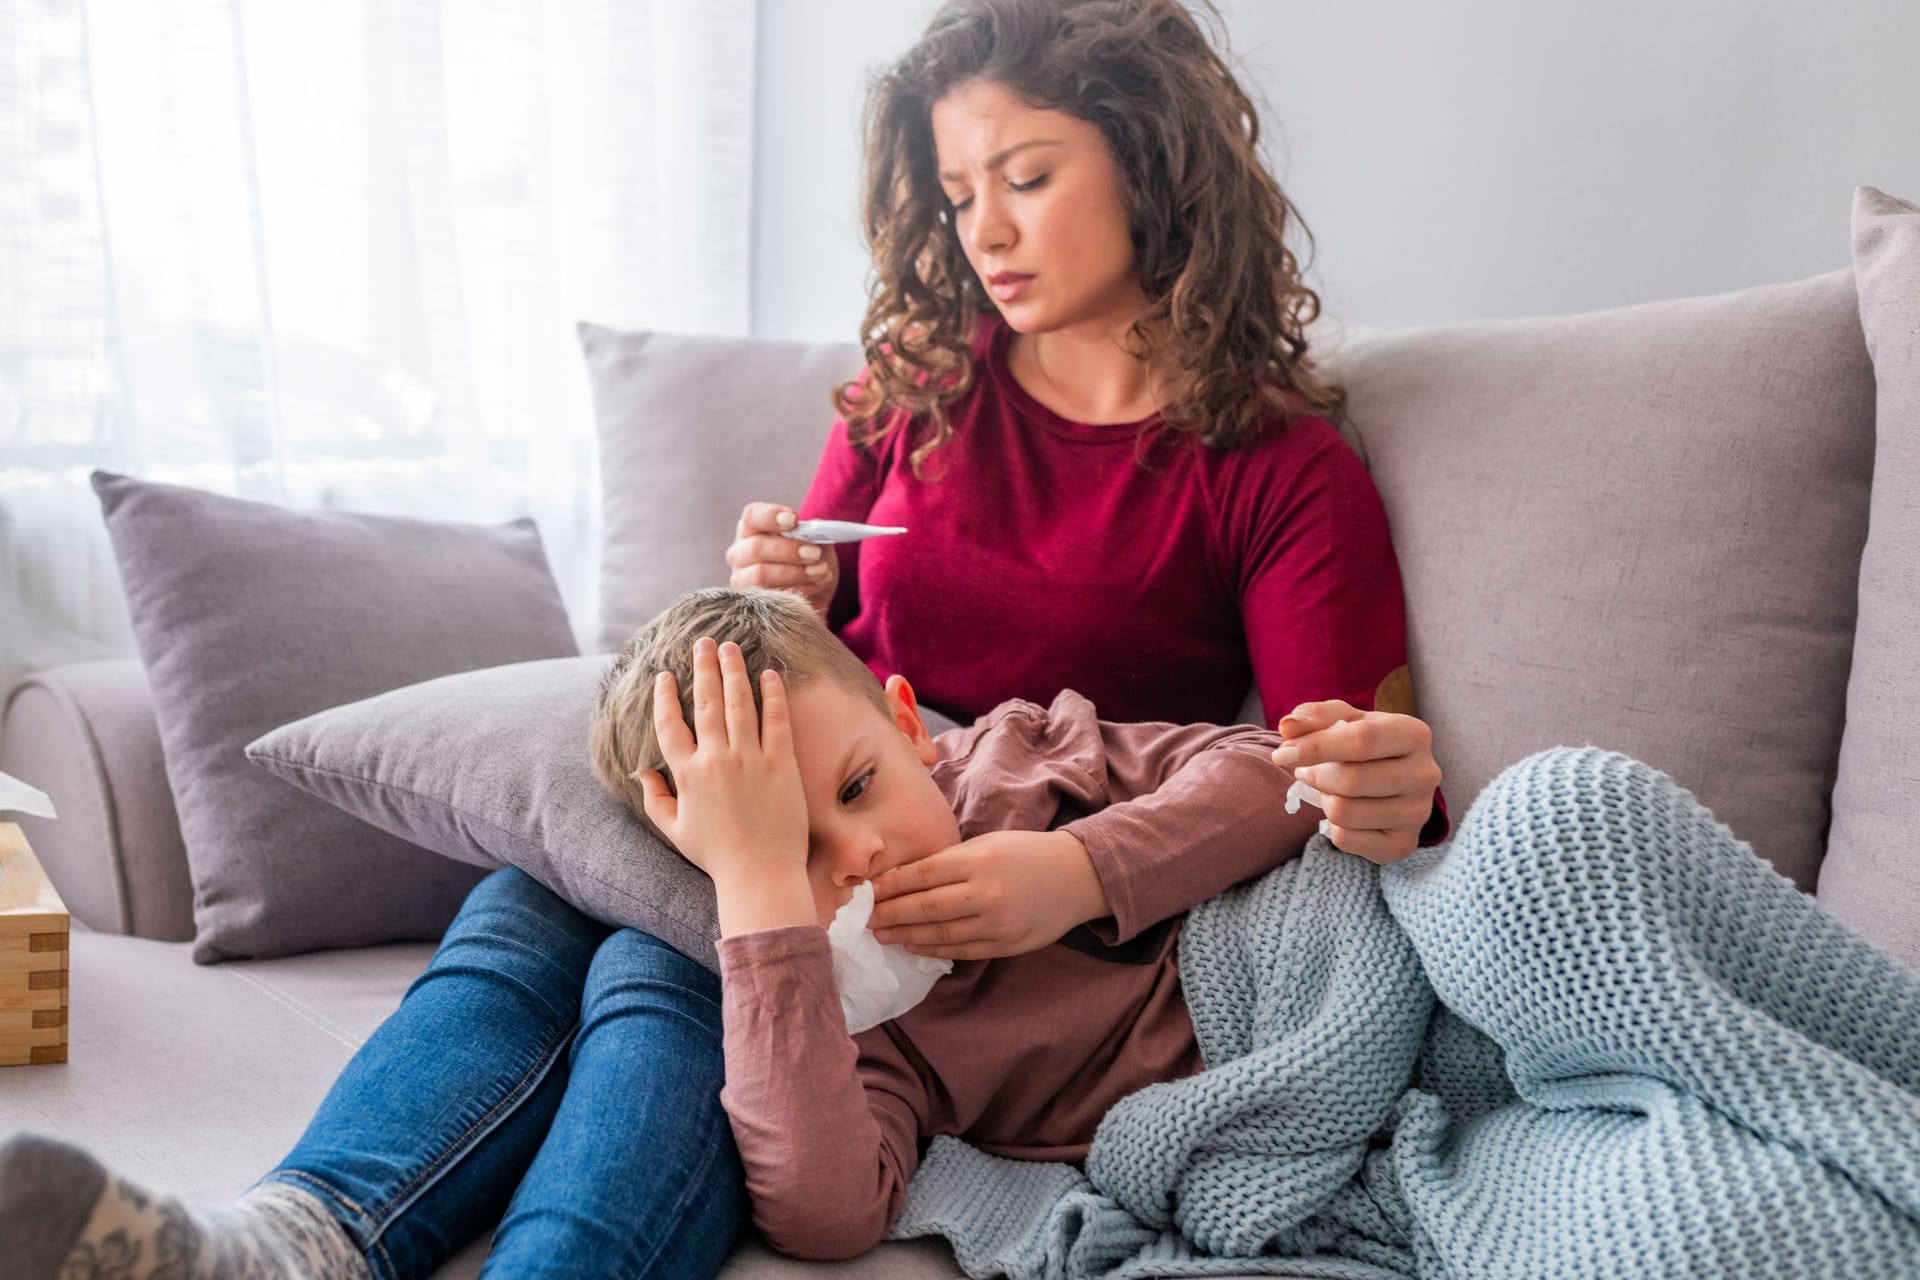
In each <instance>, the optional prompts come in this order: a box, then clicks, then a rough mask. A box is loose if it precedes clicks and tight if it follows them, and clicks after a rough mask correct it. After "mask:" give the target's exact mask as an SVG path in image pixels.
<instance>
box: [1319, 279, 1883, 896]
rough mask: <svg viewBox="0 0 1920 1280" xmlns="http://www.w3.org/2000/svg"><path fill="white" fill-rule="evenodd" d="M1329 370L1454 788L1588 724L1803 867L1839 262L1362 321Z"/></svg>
mask: <svg viewBox="0 0 1920 1280" xmlns="http://www.w3.org/2000/svg"><path fill="white" fill-rule="evenodd" d="M1332 372H1333V375H1334V376H1335V377H1336V378H1338V379H1339V380H1341V381H1342V382H1344V383H1345V384H1346V386H1347V388H1348V391H1349V393H1350V397H1351V399H1350V404H1351V416H1352V419H1353V422H1354V423H1355V424H1356V426H1357V427H1358V428H1359V431H1360V434H1361V438H1362V439H1363V441H1364V442H1365V446H1366V453H1367V457H1368V462H1369V465H1370V468H1371V470H1372V473H1373V477H1374V480H1375V482H1376V483H1377V484H1378V485H1379V487H1380V492H1381V496H1382V497H1383V499H1384V500H1385V502H1386V506H1387V514H1388V517H1389V519H1390V520H1391V521H1392V524H1393V542H1394V547H1395V549H1396V550H1397V551H1398V552H1399V555H1400V566H1401V571H1402V576H1403V579H1404V581H1405V584H1406V593H1407V614H1408V648H1409V651H1410V662H1411V665H1412V667H1413V676H1414V687H1415V688H1416V689H1418V690H1419V694H1420V710H1421V714H1422V715H1423V716H1424V717H1425V718H1426V719H1427V720H1429V721H1430V722H1431V723H1432V725H1433V729H1434V750H1435V754H1436V755H1437V756H1438V758H1439V761H1440V764H1441V767H1442V768H1443V769H1444V770H1445V771H1446V781H1445V786H1446V789H1447V795H1448V798H1449V799H1450V801H1451V802H1452V804H1453V806H1454V812H1455V813H1456V814H1458V813H1463V812H1465V811H1466V808H1467V804H1468V802H1469V801H1470V800H1472V799H1473V797H1474V795H1475V794H1476V793H1478V791H1479V790H1480V789H1481V788H1482V787H1483V786H1485V785H1486V783H1487V782H1488V781H1489V780H1490V779H1491V778H1492V777H1493V776H1494V775H1495V774H1497V773H1498V772H1499V771H1500V770H1501V769H1502V768H1504V767H1505V766H1506V765H1508V764H1510V763H1512V762H1513V761H1515V760H1518V759H1520V758H1521V757H1522V756H1525V755H1527V754H1528V753H1530V752H1533V751H1537V750H1539V749H1541V748H1543V747H1550V746H1554V745H1556V744H1561V743H1567V744H1573V745H1579V744H1582V743H1589V742H1590V743H1594V744H1596V745H1598V746H1603V747H1609V748H1612V749H1615V750H1619V751H1624V752H1627V753H1628V754H1630V755H1634V756H1637V757H1639V758H1641V759H1643V760H1646V761H1648V762H1649V763H1651V764H1653V765H1655V766H1656V767H1658V768H1660V769H1663V770H1665V771H1667V772H1668V773H1671V774H1672V775H1673V776H1674V777H1675V778H1677V779H1678V780H1679V781H1680V783H1681V784H1682V785H1683V786H1686V787H1687V788H1689V789H1690V790H1692V791H1693V792H1694V794H1695V795H1697V796H1698V797H1699V798H1700V800H1701V801H1702V802H1704V803H1705V804H1707V805H1708V806H1709V807H1710V808H1712V810H1713V811H1714V813H1715V814H1716V815H1717V816H1718V817H1719V818H1720V819H1721V820H1722V821H1724V822H1725V823H1727V824H1728V825H1729V826H1730V827H1732V829H1733V832H1734V834H1735V835H1736V836H1739V837H1741V838H1742V839H1745V840H1747V841H1749V842H1751V843H1752V845H1753V846H1754V848H1755V849H1756V850H1757V851H1758V852H1759V853H1761V854H1762V855H1763V856H1765V857H1766V858H1768V859H1769V860H1770V861H1771V862H1772V863H1773V865H1774V866H1775V867H1777V868H1778V869H1779V870H1780V871H1781V872H1782V873H1783V874H1785V875H1787V876H1790V877H1792V878H1793V880H1794V881H1795V882H1796V883H1797V884H1798V885H1799V886H1800V887H1801V888H1802V889H1804V890H1807V891H1809V892H1811V891H1812V889H1813V885H1814V879H1815V874H1816V870H1817V868H1818V867H1819V865H1820V857H1821V853H1822V850H1823V848H1824V846H1825V837H1826V820H1827V797H1828V790H1829V788H1830V787H1831V786H1832V782H1833V775H1834V766H1835V761H1836V760H1837V759H1838V755H1839V744H1840V732H1841V726H1842V722H1843V720H1844V718H1845V712H1846V681H1847V664H1848V657H1849V654H1850V653H1851V652H1852V649H1853V625H1854V585H1855V577H1856V574H1857V567H1858V564H1859V555H1860V548H1861V545H1862V543H1863V542H1864V541H1865V540H1866V534H1867V498H1868V489H1869V486H1870V484H1871V482H1872V474H1873V369H1872V366H1871V365H1870V364H1869V362H1868V359H1867V350H1866V345H1865V343H1863V342H1862V341H1861V335H1860V318H1859V312H1858V309H1857V303H1856V300H1855V295H1854V287H1853V280H1852V277H1851V274H1850V273H1848V272H1844V271H1843V272H1836V273H1834V274H1831V275H1826V276H1821V277H1818V278H1815V279H1811V280H1804V281H1800V282H1798V283H1794V284H1784V285H1774V286H1768V287H1766V288H1759V289H1750V290H1747V291H1745V292H1742V293H1734V294H1727V295H1724V296H1721V297H1711V298H1689V299H1686V300H1684V301H1677V302H1657V303H1650V304H1647V305H1644V306H1636V307H1626V308H1621V309H1619V310H1614V311H1605V312H1598V313H1595V314H1591V315H1573V316H1556V317H1551V318H1545V319H1537V320H1511V321H1496V322H1483V323H1474V324H1463V325H1452V326H1447V327H1442V328H1432V329H1403V330H1393V331H1387V332H1384V333H1377V334H1374V335H1370V336H1368V337H1365V338H1361V339H1356V340H1355V341H1353V342H1352V343H1350V344H1349V346H1348V348H1347V349H1346V350H1344V351H1342V352H1341V353H1340V354H1339V357H1338V359H1337V360H1336V361H1334V362H1333V366H1332Z"/></svg>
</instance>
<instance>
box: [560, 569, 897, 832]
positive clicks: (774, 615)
mask: <svg viewBox="0 0 1920 1280" xmlns="http://www.w3.org/2000/svg"><path fill="white" fill-rule="evenodd" d="M702 636H711V637H713V639H714V641H715V642H716V643H722V642H725V641H728V640H731V641H733V642H734V643H735V644H737V645H739V646H740V653H741V656H742V657H744V658H745V659H746V663H747V675H748V676H749V677H750V678H751V680H752V682H753V704H754V708H755V709H756V710H758V709H759V707H760V673H761V672H762V671H764V670H766V669H767V668H768V667H771V668H773V669H774V670H775V671H778V672H779V673H780V678H781V679H782V680H784V681H786V683H787V686H788V687H789V688H799V687H801V686H803V685H806V684H807V683H809V682H811V681H813V680H833V681H835V682H837V683H838V684H840V685H841V686H842V687H843V688H846V689H849V690H852V691H853V692H855V693H858V694H860V695H862V696H863V697H865V698H867V699H868V700H869V701H871V702H872V703H873V705H874V706H875V707H876V708H878V709H879V711H880V713H881V714H882V715H886V716H888V717H889V718H891V716H892V712H891V711H890V710H889V708H888V706H887V699H886V694H885V693H884V691H883V690H882V689H881V687H880V682H879V681H878V680H877V679H875V678H874V674H873V672H872V671H871V670H869V669H868V667H867V664H866V663H864V662H862V661H860V659H858V658H856V657H855V656H854V655H853V651H852V650H851V649H848V648H847V646H846V645H844V644H842V643H840V638H839V637H838V636H836V635H834V634H833V632H831V631H829V630H827V624H826V623H824V622H822V621H821V620H820V616H819V615H818V614H816V613H815V612H814V611H813V608H812V606H810V605H808V604H807V602H806V601H804V600H802V599H801V598H800V597H799V596H796V595H794V594H792V593H791V592H787V591H768V590H766V589H765V588H762V587H743V588H739V589H735V588H732V587H710V588H705V589H703V590H699V591H689V592H688V593H687V594H686V595H684V596H681V597H680V598H679V599H678V600H676V601H674V602H673V603H672V604H671V605H668V606H667V608H666V609H665V610H664V611H662V612H661V613H660V615H659V616H658V617H656V618H654V619H653V621H651V622H649V623H647V624H646V625H645V626H643V627H641V628H640V629H639V630H638V631H636V632H634V633H633V635H632V636H630V637H629V638H628V639H627V642H626V643H625V644H624V645H621V646H620V652H619V654H618V655H617V656H616V657H615V658H614V660H613V666H612V667H611V668H610V669H609V670H608V672H607V674H606V677H605V678H604V679H602V680H601V682H600V696H599V698H598V700H597V701H596V703H595V705H594V711H593V722H592V726H591V728H590V730H589V732H588V748H589V750H590V751H591V752H592V755H593V771H594V773H595V774H596V775H598V777H599V779H600V785H601V786H603V787H605V788H606V789H607V790H608V791H609V792H611V793H612V794H613V796H614V798H615V799H617V800H619V801H620V803H621V804H624V805H625V806H626V807H627V808H628V809H629V810H631V811H632V813H633V814H634V816H635V817H637V818H639V819H640V821H642V822H644V823H646V825H647V827H648V829H650V830H652V831H653V832H654V833H655V834H656V835H658V834H660V832H659V829H658V828H656V827H654V825H653V823H652V822H651V821H650V820H649V819H648V818H647V810H646V805H645V803H644V802H643V797H644V796H645V794H646V793H645V792H643V791H641V789H640V784H639V783H638V782H637V781H635V780H634V778H633V776H632V775H633V774H634V773H636V772H642V771H645V770H648V769H658V770H660V771H662V772H663V773H665V774H666V775H667V782H668V785H669V786H671V785H672V783H673V773H672V770H670V769H668V768H667V762H666V757H665V756H663V755H662V754H661V752H660V738H659V736H658V735H657V734H656V733H655V732H654V728H653V690H654V680H655V678H656V677H657V676H658V675H659V673H660V672H662V671H671V672H673V678H674V681H675V683H676V684H677V685H678V687H679V690H680V714H681V716H682V717H683V718H684V719H685V720H686V722H687V724H688V725H692V723H693V644H694V641H696V640H698V639H700V638H701V637H702Z"/></svg>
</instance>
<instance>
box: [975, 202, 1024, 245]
mask: <svg viewBox="0 0 1920 1280" xmlns="http://www.w3.org/2000/svg"><path fill="white" fill-rule="evenodd" d="M974 208H975V213H974V218H973V226H972V227H970V228H968V230H969V231H970V232H971V235H970V236H969V237H968V238H969V239H970V240H972V242H973V252H974V254H975V255H976V256H977V255H979V254H983V253H1004V252H1005V251H1006V250H1007V248H1008V247H1009V246H1010V245H1011V244H1012V243H1013V223H1012V222H1010V221H1009V220H1008V219H1007V216H1006V213H1005V211H1004V210H1002V209H1001V208H1000V202H999V201H998V200H989V199H988V198H987V197H986V196H984V195H979V196H975V197H974Z"/></svg>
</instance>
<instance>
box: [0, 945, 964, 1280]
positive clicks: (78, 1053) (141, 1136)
mask: <svg viewBox="0 0 1920 1280" xmlns="http://www.w3.org/2000/svg"><path fill="white" fill-rule="evenodd" d="M71 945H72V950H71V953H70V958H69V965H70V968H69V973H70V979H69V981H70V985H71V991H72V1002H71V1010H70V1016H71V1018H72V1023H71V1026H70V1028H69V1031H70V1035H69V1046H70V1050H71V1054H70V1057H69V1060H68V1061H67V1062H65V1063H62V1064H57V1065H51V1066H42V1067H17V1068H8V1069H7V1071H6V1074H5V1075H4V1076H3V1077H0V1134H5V1133H9V1132H11V1131H13V1130H15V1129H31V1130H34V1131H36V1132H40V1133H47V1134H52V1135H53V1136H55V1137H59V1138H62V1139H65V1140H66V1141H68V1142H74V1143H78V1144H79V1145H81V1146H83V1147H85V1148H87V1149H88V1150H89V1151H91V1152H93V1153H94V1154H95V1155H96V1156H98V1157H99V1158H100V1159H101V1160H103V1161H105V1162H106V1163H107V1165H108V1166H109V1167H110V1168H112V1169H114V1170H115V1171H116V1172H119V1173H123V1174H125V1175H126V1176H128V1177H130V1178H133V1179H134V1180H135V1181H138V1182H142V1183H145V1184H146V1185H148V1186H150V1187H153V1188H155V1189H156V1190H160V1191H166V1192H169V1193H172V1194H175V1195H180V1196H184V1197H186V1198H188V1199H195V1200H210V1199H225V1198H228V1197H231V1196H235V1195H238V1194H240V1193H241V1192H242V1191H245V1190H246V1189H247V1187H249V1186H250V1185H252V1184H253V1182H254V1181H255V1180H256V1179H258V1178H259V1177H260V1176H261V1175H262V1174H264V1173H266V1172H267V1171H268V1170H269V1169H271V1168H272V1167H273V1166H274V1165H275V1164H276V1163H277V1162H278V1161H279V1160H280V1159H281V1158H283V1157H284V1156H285V1155H286V1154H287V1152H288V1151H289V1150H291V1149H292V1147H293V1144H294V1142H295V1141H297V1140H298V1139H299V1137H300V1133H301V1131H302V1130H303V1129H304V1128H305V1127H306V1123H307V1120H308V1118H309V1117H311V1116H312V1114H313V1112H314V1109H315V1108H316V1107H318V1106H319V1105H320V1100H321V1098H322V1097H324V1096H325V1094H326V1091H327V1089H328V1087H329V1086H330V1085H332V1083H333V1080H334V1077H335V1076H337V1075H338V1074H339V1073H340V1070H341V1068H342V1067H344V1066H345V1065H346V1063H347V1059H348V1058H350V1057H352V1056H353V1053H354V1051H355V1050H356V1049H358V1048H359V1047H360V1044H361V1042H362V1041H363V1040H365V1039H366V1037H367V1036H368V1035H369V1034H371V1033H372V1031H373V1029H374V1028H375V1027H377V1026H379V1025H380V1022H381V1020H382V1019H384V1018H385V1017H386V1016H387V1015H388V1014H390V1013H392V1012H393V1010H394V1008H395V1007H396V1006H397V1005H398V1004H399V1003H400V997H401V996H402V995H404V994H405V993H406V989H407V985H408V984H409V983H410V982H412V981H413V979H414V978H415V977H417V976H418V975H419V973H420V971H421V970H422V969H424V968H425V967H426V965H427V961H428V960H429V959H430V958H431V957H432V955H433V948H432V947H431V946H427V945H423V944H400V945H393V946H382V947H363V948H358V949H354V950H342V951H318V952H311V953H308V954H306V955H299V956H289V957H286V958H283V959H277V960H235V961H229V962H227V963H225V964H220V965H196V964H194V963H193V959H192V955H191V946H190V944H188V943H184V942H154V941H149V940H147V939H145V938H131V937H119V936H115V935H111V934H102V933H93V932H90V931H86V930H78V931H76V932H75V933H74V935H73V938H72V944H71ZM485 1257H486V1241H485V1240H477V1241H474V1242H473V1243H472V1244H470V1245H468V1246H467V1247H466V1248H465V1249H463V1250H461V1251H460V1252H459V1253H458V1254H457V1255H455V1257H454V1258H453V1259H452V1260H451V1261H449V1262H448V1263H447V1265H446V1266H444V1267H442V1268H441V1269H440V1271H439V1272H438V1273H436V1276H437V1280H456V1278H459V1280H464V1278H465V1277H470V1276H474V1275H477V1274H478V1273H479V1270H480V1263H481V1261H482V1260H483V1259H484V1258H485ZM721 1274H722V1275H723V1276H725V1277H728V1280H801V1278H803V1277H810V1276H822V1275H832V1276H836V1277H840V1276H849V1277H863V1278H865V1280H895V1278H898V1280H955V1277H957V1276H959V1275H960V1270H959V1267H958V1266H957V1265H956V1264H955V1263H954V1261H953V1253H952V1251H951V1250H950V1249H949V1248H948V1247H947V1246H946V1244H945V1243H943V1242H940V1241H934V1240H916V1241H912V1242H910V1243H903V1244H887V1245H882V1246H881V1247H880V1248H878V1249H876V1250H874V1251H873V1252H872V1253H870V1254H868V1255H867V1256H865V1257H864V1258H861V1259H859V1260H858V1261H856V1262H853V1263H846V1264H835V1265H833V1266H826V1265H821V1264H809V1263H802V1262H795V1261H793V1260H792V1259H789V1258H782V1257H780V1256H779V1255H777V1254H775V1253H773V1252H771V1251H770V1250H768V1249H767V1248H766V1246H765V1245H764V1244H762V1243H761V1242H760V1241H758V1240H757V1239H746V1240H742V1241H741V1242H740V1244H739V1245H738V1246H737V1247H736V1248H735V1249H734V1252H733V1254H732V1256H731V1257H730V1258H729V1259H728V1261H727V1265H726V1268H725V1269H724V1270H723V1271H722V1272H721Z"/></svg>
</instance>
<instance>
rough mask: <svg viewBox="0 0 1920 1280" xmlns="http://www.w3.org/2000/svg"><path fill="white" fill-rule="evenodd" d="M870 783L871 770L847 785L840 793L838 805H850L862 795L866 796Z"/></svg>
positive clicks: (871, 777) (871, 779)
mask: <svg viewBox="0 0 1920 1280" xmlns="http://www.w3.org/2000/svg"><path fill="white" fill-rule="evenodd" d="M872 782H873V770H871V769H869V770H867V771H866V772H865V773H863V774H861V775H860V776H859V777H857V778H855V779H854V780H853V781H852V782H849V783H848V784H847V786H846V789H845V790H843V791H842V792H841V793H840V803H841V804H852V803H853V802H854V801H855V800H858V799H859V798H860V797H861V796H862V795H864V794H866V790H867V788H868V786H870V785H871V784H872Z"/></svg>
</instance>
